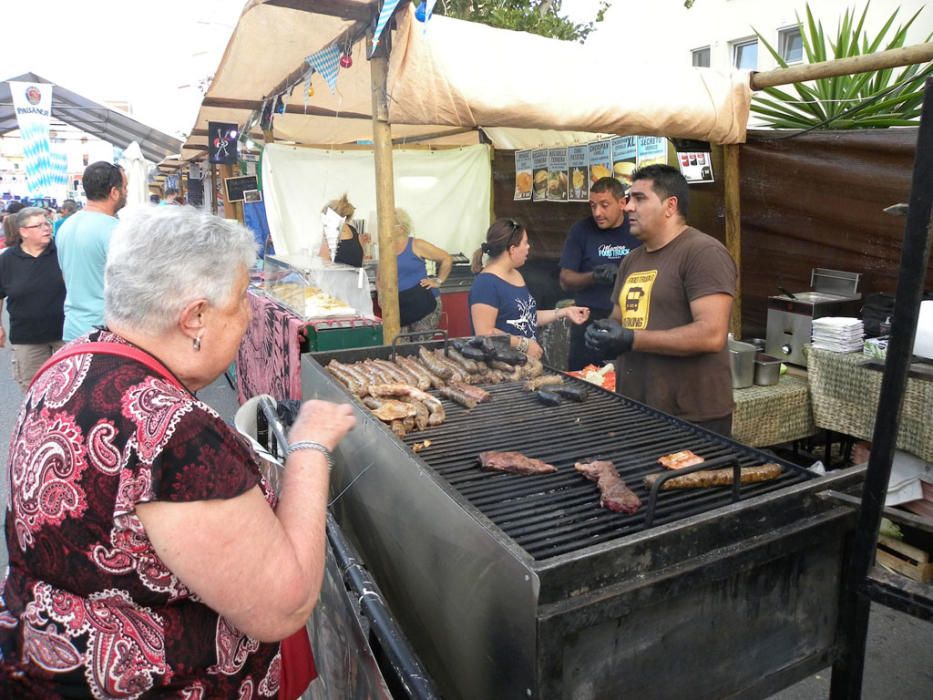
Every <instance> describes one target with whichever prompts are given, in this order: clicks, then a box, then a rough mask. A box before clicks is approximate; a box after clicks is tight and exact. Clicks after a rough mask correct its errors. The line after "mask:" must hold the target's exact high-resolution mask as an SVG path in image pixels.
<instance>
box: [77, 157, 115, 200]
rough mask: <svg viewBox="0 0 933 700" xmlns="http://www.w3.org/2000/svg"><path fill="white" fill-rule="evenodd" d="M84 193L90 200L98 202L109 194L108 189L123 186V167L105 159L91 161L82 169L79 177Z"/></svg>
mask: <svg viewBox="0 0 933 700" xmlns="http://www.w3.org/2000/svg"><path fill="white" fill-rule="evenodd" d="M81 185H82V186H83V187H84V194H86V195H87V198H88V199H89V200H91V201H92V202H99V201H100V200H102V199H107V197H109V196H110V190H112V189H113V188H114V187H116V188H117V189H119V188H121V187H123V168H121V167H120V166H119V165H114V164H113V163H108V162H107V161H105V160H99V161H97V162H96V163H91V164H90V165H89V166H87V167H86V168H85V169H84V176H83V177H82V178H81Z"/></svg>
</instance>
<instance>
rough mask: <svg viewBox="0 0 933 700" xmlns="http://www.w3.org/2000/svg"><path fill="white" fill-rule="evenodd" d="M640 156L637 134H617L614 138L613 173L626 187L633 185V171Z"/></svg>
mask: <svg viewBox="0 0 933 700" xmlns="http://www.w3.org/2000/svg"><path fill="white" fill-rule="evenodd" d="M637 158H638V139H637V137H635V136H617V137H616V138H614V139H612V175H613V177H614V178H615V179H616V180H618V181H619V182H621V183H622V184H623V185H625V186H626V187H631V185H632V173H634V172H635V163H636V160H637Z"/></svg>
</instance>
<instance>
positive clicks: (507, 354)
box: [492, 348, 528, 365]
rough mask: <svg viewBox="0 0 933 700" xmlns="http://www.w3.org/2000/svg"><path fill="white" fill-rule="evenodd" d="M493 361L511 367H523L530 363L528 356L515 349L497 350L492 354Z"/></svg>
mask: <svg viewBox="0 0 933 700" xmlns="http://www.w3.org/2000/svg"><path fill="white" fill-rule="evenodd" d="M492 359H494V360H499V361H500V362H505V363H506V364H510V365H523V364H525V363H526V362H528V355H526V354H525V353H523V352H522V351H521V350H515V349H513V348H496V349H495V351H494V352H493V353H492Z"/></svg>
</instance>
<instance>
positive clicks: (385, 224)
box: [366, 38, 400, 345]
mask: <svg viewBox="0 0 933 700" xmlns="http://www.w3.org/2000/svg"><path fill="white" fill-rule="evenodd" d="M366 44H367V45H366V53H367V54H368V53H371V47H370V44H371V38H368V39H367V42H366ZM369 71H370V76H371V79H372V100H373V117H372V119H373V159H374V160H375V166H376V228H377V232H378V240H379V273H378V275H377V280H378V282H377V291H378V294H379V307H380V309H382V339H383V342H384V343H385V344H386V345H390V344H391V343H392V341H394V340H395V338H396V336H398V334H399V326H400V320H399V319H400V317H399V308H398V261H397V259H396V255H395V184H394V183H395V179H394V175H393V167H392V166H393V164H392V127H391V126H390V125H389V105H388V101H387V93H386V88H387V85H388V77H389V60H388V58H387V57H386V56H385V55H377V56H374V57H373V58H372V59H370V61H369Z"/></svg>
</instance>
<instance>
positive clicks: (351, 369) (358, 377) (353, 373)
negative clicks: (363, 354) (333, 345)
mask: <svg viewBox="0 0 933 700" xmlns="http://www.w3.org/2000/svg"><path fill="white" fill-rule="evenodd" d="M330 364H331V365H333V366H334V368H335V369H338V370H340V371H341V372H344V373H345V374H347V375H348V376H350V377H352V378H353V380H354V381H356V382H357V383H358V384H359V385H360V386H361V387H362V389H363V394H362V395H365V394H366V392H367V391H368V390H369V381H368V380H367V377H366V375H365V374H364V373H363V372H361V371H360V369H359V368H358V367H357V366H356V365H345V364H343V363H341V362H337V360H331V361H330Z"/></svg>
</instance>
